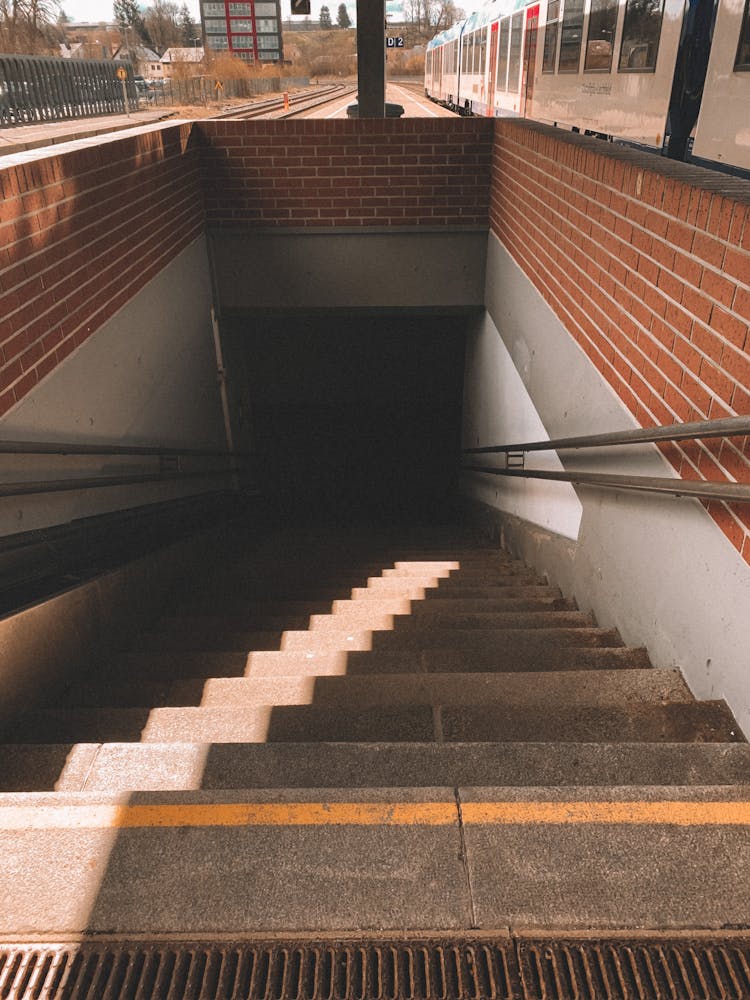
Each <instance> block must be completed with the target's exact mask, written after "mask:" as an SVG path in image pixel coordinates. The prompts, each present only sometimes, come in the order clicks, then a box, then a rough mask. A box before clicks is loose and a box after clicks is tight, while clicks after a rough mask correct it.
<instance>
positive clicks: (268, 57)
mask: <svg viewBox="0 0 750 1000" xmlns="http://www.w3.org/2000/svg"><path fill="white" fill-rule="evenodd" d="M259 58H260V59H262V60H263V61H264V62H273V61H274V60H276V59H278V58H279V50H278V49H273V50H272V51H270V52H261V53H260V56H259Z"/></svg>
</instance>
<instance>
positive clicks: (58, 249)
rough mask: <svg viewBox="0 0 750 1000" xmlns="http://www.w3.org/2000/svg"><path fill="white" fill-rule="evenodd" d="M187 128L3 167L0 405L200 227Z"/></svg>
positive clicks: (6, 405)
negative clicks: (188, 148)
mask: <svg viewBox="0 0 750 1000" xmlns="http://www.w3.org/2000/svg"><path fill="white" fill-rule="evenodd" d="M189 135H190V127H189V126H171V127H165V128H162V129H159V130H156V131H150V132H144V133H142V134H139V135H137V136H131V137H127V138H123V139H120V138H117V139H115V140H113V141H110V142H104V143H100V144H98V145H90V146H85V147H81V148H78V149H76V150H72V151H69V152H64V153H60V154H55V155H52V156H47V157H40V158H35V157H34V158H31V159H30V160H29V161H28V162H25V163H24V162H20V163H17V164H16V165H12V164H13V161H14V158H12V157H10V158H9V160H10V161H11V165H10V166H6V167H0V414H3V413H6V412H7V411H8V410H9V409H10V408H11V407H12V406H13V405H14V404H15V403H16V402H18V401H19V400H20V399H21V398H22V397H23V396H25V395H26V393H28V392H29V391H30V390H31V389H33V387H34V386H35V385H36V384H37V382H39V381H40V380H41V379H42V378H43V377H44V376H45V375H46V374H48V373H49V372H50V371H52V369H53V368H55V367H56V366H57V365H58V364H60V362H61V361H63V360H64V358H66V357H67V356H68V355H69V354H70V353H71V352H72V351H73V350H74V349H75V348H76V347H78V346H80V344H82V343H83V342H84V341H85V340H86V339H87V338H88V337H90V336H91V335H92V334H93V333H94V332H95V331H96V330H97V329H98V328H99V327H100V326H101V325H102V324H103V323H104V322H105V321H106V320H107V319H109V317H111V316H112V315H113V314H114V313H115V312H117V310H118V309H120V308H121V307H122V306H123V305H124V304H125V302H127V301H128V299H130V298H132V296H133V295H135V293H136V292H137V291H138V290H139V289H140V288H142V287H143V286H144V285H145V284H146V282H148V281H149V280H150V279H151V278H152V277H153V276H154V275H155V274H156V273H157V272H158V271H159V270H161V268H163V267H164V266H165V264H166V263H167V262H168V261H169V260H171V259H172V258H173V257H175V256H176V255H177V253H179V251H180V250H182V249H183V248H184V247H185V246H187V245H188V244H189V243H191V242H192V241H193V240H194V239H195V238H196V236H197V235H198V234H199V233H200V232H201V231H202V229H203V225H204V223H203V205H202V201H201V193H200V177H199V164H198V161H197V159H196V154H195V153H193V152H192V151H188V150H187V148H186V147H187V140H188V138H189Z"/></svg>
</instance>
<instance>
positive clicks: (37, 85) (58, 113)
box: [0, 55, 138, 126]
mask: <svg viewBox="0 0 750 1000" xmlns="http://www.w3.org/2000/svg"><path fill="white" fill-rule="evenodd" d="M119 68H123V69H125V71H126V72H127V79H126V80H125V81H124V84H125V86H124V88H123V82H122V81H120V80H118V78H117V70H118V69H119ZM123 91H124V92H123ZM126 103H127V105H128V107H127V108H126V107H125V105H126ZM137 106H138V94H137V90H136V85H135V77H134V75H133V68H132V66H130V64H128V63H122V62H113V61H111V60H98V59H60V58H56V57H54V56H15V55H0V126H8V125H28V124H31V123H33V122H56V121H65V120H67V119H69V118H89V117H91V116H92V115H107V114H118V113H119V114H124V113H125V111H126V110H128V111H130V110H135V108H137Z"/></svg>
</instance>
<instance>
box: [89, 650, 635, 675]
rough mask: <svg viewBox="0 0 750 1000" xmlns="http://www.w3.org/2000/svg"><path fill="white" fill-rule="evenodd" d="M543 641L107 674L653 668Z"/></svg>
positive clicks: (154, 664)
mask: <svg viewBox="0 0 750 1000" xmlns="http://www.w3.org/2000/svg"><path fill="white" fill-rule="evenodd" d="M542 652H543V650H542V651H540V647H539V645H538V644H535V645H534V644H532V645H531V646H530V647H529V648H527V649H523V648H522V649H507V648H506V649H492V650H476V649H475V650H468V651H464V650H461V649H454V650H441V649H439V648H433V649H428V650H406V651H396V652H394V651H388V650H377V651H374V652H372V651H349V652H328V653H310V652H304V651H301V652H281V651H279V650H256V651H253V652H250V653H248V652H236V653H231V652H229V653H227V652H209V651H203V652H200V651H198V652H196V651H191V650H187V651H177V652H169V651H164V652H159V651H150V652H149V651H142V652H131V653H127V654H123V655H121V656H119V657H116V658H115V659H113V660H112V661H111V662H110V663H109V664H106V665H105V666H104V667H103V668H102V670H101V676H103V677H107V678H112V677H116V676H117V675H118V674H120V673H122V672H125V673H126V674H127V675H128V676H131V677H140V678H144V679H154V678H160V679H162V680H165V679H166V680H169V679H171V678H180V677H193V678H203V679H206V678H208V677H242V676H245V675H247V676H254V675H277V674H284V675H287V674H290V673H293V674H302V673H307V674H312V675H317V676H324V675H330V674H384V673H385V674H387V673H410V672H412V671H415V670H425V671H433V670H435V671H438V672H443V673H444V672H448V671H459V672H466V671H468V672H473V673H476V672H480V671H481V672H488V673H496V672H502V673H504V672H516V671H527V670H528V671H539V672H544V671H547V670H600V669H632V668H648V667H649V666H650V664H649V660H648V655H647V654H646V651H645V650H644V649H642V648H631V647H626V646H588V647H586V646H569V647H567V648H565V647H562V648H559V647H558V649H557V650H556V651H555V654H554V658H550V659H547V658H545V657H544V656H543V655H542Z"/></svg>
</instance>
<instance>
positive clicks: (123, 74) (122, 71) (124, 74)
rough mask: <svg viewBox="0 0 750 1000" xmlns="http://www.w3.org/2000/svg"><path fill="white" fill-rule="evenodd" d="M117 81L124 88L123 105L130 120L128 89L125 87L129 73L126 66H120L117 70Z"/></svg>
mask: <svg viewBox="0 0 750 1000" xmlns="http://www.w3.org/2000/svg"><path fill="white" fill-rule="evenodd" d="M116 74H117V79H118V80H119V81H120V86H121V87H122V104H123V107H124V108H125V117H126V118H130V105H129V104H128V88H127V87H126V86H125V81H126V80H127V78H128V71H127V69H126V68H125V67H124V66H118V67H117V70H116Z"/></svg>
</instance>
